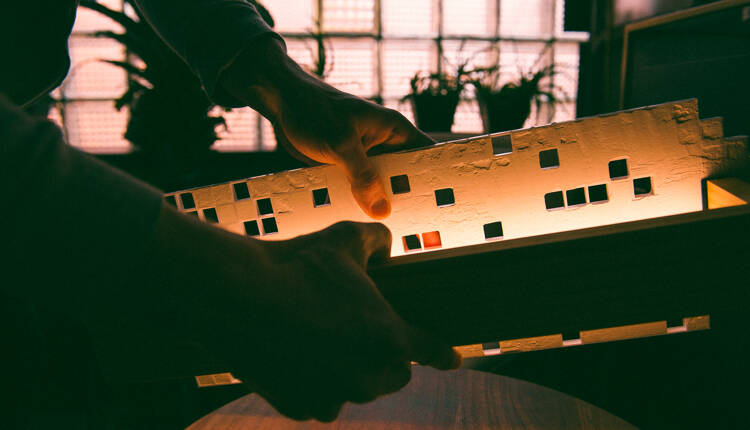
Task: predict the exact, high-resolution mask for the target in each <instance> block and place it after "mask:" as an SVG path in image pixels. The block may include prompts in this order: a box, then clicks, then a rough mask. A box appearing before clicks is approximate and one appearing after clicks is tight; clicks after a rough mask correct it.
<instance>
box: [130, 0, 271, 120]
mask: <svg viewBox="0 0 750 430" xmlns="http://www.w3.org/2000/svg"><path fill="white" fill-rule="evenodd" d="M136 3H137V5H138V7H139V8H140V9H141V11H142V12H143V14H144V15H145V16H146V19H147V20H148V21H149V23H150V24H151V25H152V26H153V27H154V29H155V30H156V31H157V33H158V34H159V35H160V36H161V37H162V39H164V41H166V43H167V44H168V45H169V46H171V47H172V49H174V50H175V52H177V54H178V55H179V56H180V57H182V59H183V60H185V62H186V63H187V64H188V65H189V66H190V67H191V68H192V70H193V72H194V73H195V74H196V75H197V76H198V78H200V80H201V83H202V84H203V87H204V89H205V90H206V93H207V94H208V95H209V97H211V98H212V100H214V102H216V103H217V104H220V105H223V106H233V107H235V106H244V103H242V102H240V101H239V100H237V99H235V98H233V97H231V96H230V95H228V94H227V93H226V92H224V91H223V90H222V89H221V88H220V87H218V86H217V82H218V78H219V75H220V74H221V72H222V71H223V70H224V69H226V68H227V67H228V66H229V65H230V64H231V63H232V61H233V60H234V59H235V58H236V57H237V56H238V55H239V54H240V52H242V51H244V50H245V49H252V42H253V41H254V40H255V39H256V38H258V37H259V36H262V35H269V34H270V35H274V36H275V37H277V38H278V39H279V40H281V37H280V36H278V35H277V34H276V33H274V32H273V30H272V29H271V28H270V27H269V26H268V25H267V24H266V23H265V21H263V18H262V17H261V16H260V14H259V13H258V11H257V9H256V8H255V6H254V5H252V4H250V3H248V2H246V1H245V0H136Z"/></svg>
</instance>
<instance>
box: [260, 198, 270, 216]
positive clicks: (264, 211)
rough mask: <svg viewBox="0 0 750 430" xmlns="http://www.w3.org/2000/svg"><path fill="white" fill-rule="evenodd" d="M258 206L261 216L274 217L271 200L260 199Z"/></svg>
mask: <svg viewBox="0 0 750 430" xmlns="http://www.w3.org/2000/svg"><path fill="white" fill-rule="evenodd" d="M256 204H257V205H258V214H259V215H261V216H263V215H273V205H271V199H270V198H265V199H259V200H258V201H257V202H256Z"/></svg>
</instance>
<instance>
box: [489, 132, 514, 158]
mask: <svg viewBox="0 0 750 430" xmlns="http://www.w3.org/2000/svg"><path fill="white" fill-rule="evenodd" d="M512 152H513V139H512V138H511V136H510V134H503V135H502V136H495V137H493V138H492V154H493V155H505V154H510V153H512Z"/></svg>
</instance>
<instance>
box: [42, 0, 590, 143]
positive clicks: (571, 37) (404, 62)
mask: <svg viewBox="0 0 750 430" xmlns="http://www.w3.org/2000/svg"><path fill="white" fill-rule="evenodd" d="M99 1H100V3H103V4H105V5H107V6H108V7H110V8H113V9H118V10H122V7H123V4H122V0H99ZM261 3H262V4H263V5H265V7H266V8H267V9H268V10H269V11H270V12H271V15H272V16H273V18H274V20H275V22H276V27H275V29H276V31H278V32H279V33H280V34H281V35H282V36H283V37H284V39H285V40H286V42H287V48H288V52H289V55H290V56H291V57H292V58H294V59H295V60H296V61H298V62H299V63H300V64H302V65H304V66H306V67H308V68H310V69H312V66H313V64H314V63H315V59H316V58H317V48H316V43H315V39H314V36H313V34H314V33H316V32H317V33H319V34H321V35H322V36H323V37H325V40H326V42H325V46H326V48H327V51H326V56H327V58H328V59H329V64H328V67H327V74H326V76H325V80H326V81H328V82H329V83H331V84H332V85H334V86H336V87H338V88H340V89H342V90H344V91H348V92H351V93H354V94H357V95H359V96H362V97H367V98H371V99H373V100H375V101H378V102H382V103H383V104H384V105H385V106H388V107H391V108H394V109H397V110H399V111H401V112H402V113H403V114H404V115H405V116H406V117H407V118H409V119H410V120H412V121H413V115H412V112H411V107H410V106H409V103H406V102H403V101H402V98H403V97H404V96H405V95H406V94H407V93H408V92H409V79H410V78H411V77H412V76H413V75H414V74H415V73H416V72H418V71H425V72H434V71H437V70H448V71H450V70H455V68H456V65H457V64H460V63H461V62H464V61H467V60H468V61H469V62H470V63H472V64H474V65H476V66H480V67H481V66H483V65H487V64H494V63H495V62H497V63H498V64H499V65H500V67H501V80H511V79H516V78H517V77H518V76H519V73H520V71H521V70H528V69H529V68H530V67H532V65H533V64H534V63H535V62H536V61H537V60H539V54H540V52H542V51H543V50H544V47H545V45H546V44H548V43H549V44H551V49H548V50H547V51H546V54H545V57H544V58H542V59H541V60H540V62H541V64H552V63H554V64H555V66H556V70H557V72H558V73H557V74H556V75H554V76H553V77H551V78H550V79H552V80H553V84H554V85H556V86H559V87H560V88H561V89H562V90H563V92H564V93H565V96H566V97H564V99H563V100H562V101H561V102H560V103H558V104H557V105H556V106H557V107H556V109H555V112H554V115H553V117H552V118H553V121H564V120H569V119H573V118H575V115H576V112H575V96H576V93H577V86H578V63H579V54H578V52H579V45H580V43H581V42H583V41H585V40H586V38H587V35H586V34H585V33H580V32H565V31H563V18H564V17H563V10H564V9H563V8H564V0H410V1H403V0H261ZM319 18H320V19H319ZM318 22H319V23H320V26H319V27H318V24H317V23H318ZM99 30H115V31H121V28H120V27H119V25H117V24H115V23H114V22H112V21H111V20H109V19H108V18H105V17H104V16H102V15H100V14H98V13H96V12H93V11H91V10H88V9H85V8H80V9H79V11H78V18H77V21H76V25H75V27H74V29H73V34H72V36H71V38H70V52H71V60H72V67H71V70H70V73H69V75H68V77H67V78H66V80H65V81H64V82H63V84H62V86H61V87H60V88H59V89H58V90H56V91H55V93H54V96H55V97H56V98H58V99H59V100H60V101H59V103H57V104H56V106H55V109H53V111H52V112H51V114H50V117H51V118H52V119H53V120H54V121H56V122H57V123H58V124H60V125H61V126H62V128H63V131H64V133H65V134H66V137H67V139H68V141H69V142H70V144H72V145H74V146H77V147H79V148H82V149H84V150H87V151H90V152H98V153H118V152H129V151H131V150H132V146H131V144H130V143H129V142H128V141H127V140H125V138H124V137H122V136H123V133H124V131H125V127H126V125H127V121H128V112H127V109H122V110H121V111H117V110H116V109H115V108H114V105H113V100H114V99H115V98H117V97H119V96H120V95H121V94H122V93H123V92H124V91H125V89H126V87H127V85H128V76H127V74H126V73H125V72H124V71H123V70H122V69H120V68H117V67H114V66H112V65H109V64H106V63H103V62H101V61H99V60H100V59H111V60H125V59H126V58H127V53H126V52H125V50H124V49H123V48H122V46H121V45H120V44H118V43H116V42H114V41H110V40H105V39H97V38H95V37H93V33H94V32H96V31H99ZM214 113H216V114H221V115H223V116H224V118H225V119H226V129H224V128H222V127H217V132H218V135H219V140H218V141H217V142H216V143H215V144H214V146H213V148H214V149H215V150H219V151H267V150H274V149H275V148H276V140H275V137H274V135H273V130H272V127H271V125H270V123H269V122H268V121H266V120H265V119H264V118H263V117H261V116H260V115H258V114H257V113H256V112H255V111H253V110H252V109H249V108H241V109H233V110H231V111H229V112H224V111H223V110H219V109H217V110H216V111H215V112H214ZM548 113H549V112H548V111H547V108H544V111H542V112H536V109H535V108H534V107H532V112H531V115H530V116H529V119H528V120H527V122H526V124H525V126H526V127H530V126H534V125H540V124H542V123H545V122H546V119H547V114H548ZM452 131H453V132H464V133H475V134H480V133H482V122H481V119H480V116H479V108H478V106H477V103H476V101H475V100H474V99H473V94H471V91H470V90H469V91H466V93H465V94H464V100H462V101H461V102H460V103H459V106H458V109H457V112H456V116H455V120H454V124H453V128H452Z"/></svg>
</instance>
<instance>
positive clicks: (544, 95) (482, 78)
mask: <svg viewBox="0 0 750 430" xmlns="http://www.w3.org/2000/svg"><path fill="white" fill-rule="evenodd" d="M550 46H551V45H550V44H548V45H546V46H545V48H544V49H543V50H542V52H541V53H540V54H539V56H538V57H537V59H536V61H535V62H534V63H533V64H532V66H531V67H530V69H529V70H522V69H520V68H519V70H518V74H519V78H518V79H517V80H513V81H508V82H505V83H504V84H503V85H500V67H499V66H498V65H495V66H492V67H488V68H484V69H477V70H474V71H472V78H471V80H470V83H471V85H472V86H474V88H475V89H476V97H477V101H478V102H479V110H480V113H481V115H482V122H483V124H484V128H485V132H487V133H493V132H498V131H506V130H514V129H518V128H522V127H523V124H524V123H525V122H526V119H527V118H528V117H529V114H530V113H531V104H532V103H534V104H535V105H536V112H537V119H539V118H541V114H542V108H543V106H544V105H548V106H549V110H548V117H547V122H549V121H551V120H552V118H553V116H554V113H555V105H556V103H557V102H558V100H559V99H560V95H563V96H564V93H563V92H562V89H560V88H559V87H556V86H554V85H553V84H552V82H551V80H547V81H545V78H550V77H552V76H554V75H555V74H557V73H558V72H557V70H556V68H555V65H554V64H549V65H546V66H540V64H541V61H542V59H543V58H544V57H545V54H546V53H547V52H548V49H549V48H550Z"/></svg>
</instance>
